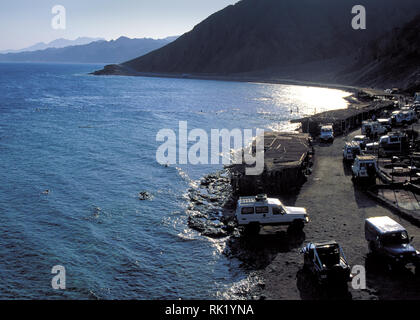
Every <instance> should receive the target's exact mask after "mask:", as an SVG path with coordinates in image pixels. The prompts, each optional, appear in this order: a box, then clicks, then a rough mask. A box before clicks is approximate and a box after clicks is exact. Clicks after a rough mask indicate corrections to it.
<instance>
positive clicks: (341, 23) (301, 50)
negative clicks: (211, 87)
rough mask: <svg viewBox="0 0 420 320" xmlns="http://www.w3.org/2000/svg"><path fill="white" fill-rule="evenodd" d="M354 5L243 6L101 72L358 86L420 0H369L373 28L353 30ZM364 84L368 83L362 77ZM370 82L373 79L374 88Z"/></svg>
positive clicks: (297, 1) (284, 1) (266, 2)
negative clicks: (370, 52)
mask: <svg viewBox="0 0 420 320" xmlns="http://www.w3.org/2000/svg"><path fill="white" fill-rule="evenodd" d="M355 4H356V3H355V2H354V1H353V0H340V1H336V0H317V1H314V0H242V1H240V2H238V3H237V4H235V5H232V6H228V7H226V8H225V9H223V10H221V11H219V12H217V13H215V14H213V15H211V16H210V17H208V18H207V19H205V20H204V21H203V22H201V23H200V24H198V25H197V26H195V27H194V29H193V30H191V31H190V32H188V33H186V34H184V35H183V36H181V37H180V38H178V39H177V40H176V41H174V42H173V43H171V44H169V45H167V46H165V47H163V48H161V49H158V50H155V51H153V52H151V53H149V54H146V55H144V56H141V57H139V58H136V59H133V60H130V61H127V62H125V63H123V64H121V65H118V66H115V65H114V66H108V67H106V68H105V69H104V70H102V71H99V72H97V74H127V73H131V74H135V73H136V72H141V73H159V74H193V75H194V74H198V75H203V74H206V75H228V76H233V75H234V76H252V75H255V76H260V77H263V78H273V77H281V78H291V79H296V80H307V81H330V82H334V81H341V82H343V83H352V82H353V81H351V79H350V78H349V77H346V76H345V74H344V73H343V72H344V71H345V70H346V71H347V72H354V71H355V69H351V68H350V69H349V66H354V65H355V62H359V59H362V60H363V62H364V63H365V64H366V63H367V62H368V56H367V55H365V54H364V51H365V50H367V49H368V48H370V47H371V46H372V44H371V43H372V42H373V41H377V40H378V39H380V38H381V37H383V36H384V35H387V34H388V33H389V32H392V30H393V29H394V28H396V27H401V26H403V25H404V24H405V23H407V22H408V21H410V20H411V19H413V17H414V16H415V15H416V14H417V13H419V12H420V1H418V0H400V1H396V0H361V1H358V2H357V4H361V5H364V6H365V8H366V11H367V29H366V30H354V29H353V28H352V27H351V20H352V18H353V16H354V15H353V14H352V13H351V9H352V7H353V6H354V5H355ZM360 80H362V79H361V78H360ZM364 83H369V81H368V80H367V79H366V82H364Z"/></svg>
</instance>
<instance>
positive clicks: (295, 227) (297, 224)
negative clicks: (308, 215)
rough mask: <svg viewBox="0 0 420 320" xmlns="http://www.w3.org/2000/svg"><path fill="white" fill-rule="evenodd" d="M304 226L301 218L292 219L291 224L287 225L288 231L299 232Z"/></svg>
mask: <svg viewBox="0 0 420 320" xmlns="http://www.w3.org/2000/svg"><path fill="white" fill-rule="evenodd" d="M304 226H305V223H304V222H303V220H301V219H299V220H293V222H292V224H291V225H290V226H289V231H294V232H299V231H302V229H303V227H304Z"/></svg>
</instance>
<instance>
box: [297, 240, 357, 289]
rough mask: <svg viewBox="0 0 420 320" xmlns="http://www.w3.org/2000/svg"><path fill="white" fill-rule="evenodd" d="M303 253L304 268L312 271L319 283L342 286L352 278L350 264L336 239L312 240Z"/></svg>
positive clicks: (302, 250) (303, 249)
mask: <svg viewBox="0 0 420 320" xmlns="http://www.w3.org/2000/svg"><path fill="white" fill-rule="evenodd" d="M301 253H303V255H304V258H303V261H304V265H303V266H304V269H305V270H307V271H309V272H311V273H312V274H313V275H314V276H315V277H316V279H317V281H318V283H319V284H321V285H323V284H330V285H338V286H340V285H343V284H347V282H348V281H350V280H351V271H350V265H349V264H348V263H347V260H346V257H345V256H344V252H343V250H342V249H341V247H340V245H339V244H338V243H337V242H336V241H334V240H332V241H325V242H310V243H308V244H307V245H306V246H305V247H303V248H302V249H301Z"/></svg>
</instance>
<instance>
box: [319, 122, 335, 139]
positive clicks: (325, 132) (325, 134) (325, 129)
mask: <svg viewBox="0 0 420 320" xmlns="http://www.w3.org/2000/svg"><path fill="white" fill-rule="evenodd" d="M319 138H320V140H321V141H324V142H329V141H334V130H333V126H332V124H328V125H325V126H322V127H321V135H320V136H319Z"/></svg>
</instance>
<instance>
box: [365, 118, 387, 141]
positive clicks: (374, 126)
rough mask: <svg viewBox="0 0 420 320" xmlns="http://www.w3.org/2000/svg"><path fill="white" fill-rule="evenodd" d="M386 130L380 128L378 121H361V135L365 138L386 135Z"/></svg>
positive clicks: (382, 127)
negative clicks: (365, 136)
mask: <svg viewBox="0 0 420 320" xmlns="http://www.w3.org/2000/svg"><path fill="white" fill-rule="evenodd" d="M387 131H388V130H387V128H385V127H384V126H382V125H381V124H380V123H379V122H378V121H363V122H362V134H363V135H367V136H374V137H375V136H376V137H377V136H381V135H383V134H385V133H387Z"/></svg>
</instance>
